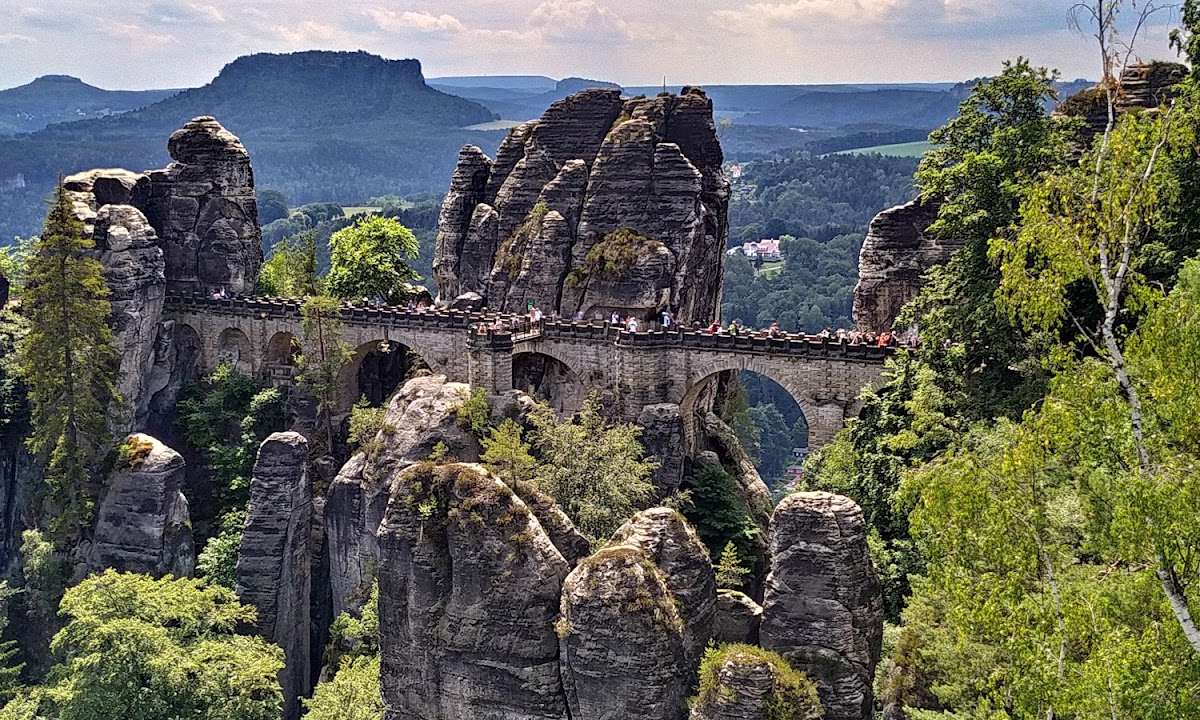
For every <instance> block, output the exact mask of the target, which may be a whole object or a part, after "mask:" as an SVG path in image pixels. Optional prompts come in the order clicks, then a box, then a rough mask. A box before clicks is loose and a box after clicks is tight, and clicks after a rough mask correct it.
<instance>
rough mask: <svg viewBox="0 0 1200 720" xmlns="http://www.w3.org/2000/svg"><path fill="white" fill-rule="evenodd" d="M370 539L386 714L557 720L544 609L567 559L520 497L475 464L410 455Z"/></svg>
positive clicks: (560, 711) (554, 647)
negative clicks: (374, 540) (375, 541)
mask: <svg viewBox="0 0 1200 720" xmlns="http://www.w3.org/2000/svg"><path fill="white" fill-rule="evenodd" d="M379 542H380V548H381V556H380V566H379V589H380V592H379V626H380V652H381V657H382V662H383V666H382V672H381V681H382V688H383V697H384V704H385V707H386V711H385V717H386V718H388V720H458V719H460V718H461V719H466V718H489V719H491V720H540V719H553V720H565V718H566V717H567V710H566V704H565V702H564V699H563V691H562V680H561V676H560V672H559V660H558V638H557V637H556V636H555V632H554V619H555V616H556V614H557V612H558V605H559V590H560V587H561V585H562V582H563V578H565V577H566V575H567V571H568V569H569V568H568V565H567V562H566V560H564V559H563V557H562V555H561V554H560V553H559V552H558V550H557V548H555V546H554V544H553V543H552V542H551V541H550V538H549V537H548V536H547V535H546V533H545V532H544V531H543V529H542V526H541V524H540V523H539V522H538V520H537V518H536V517H534V515H533V513H532V512H530V511H529V508H528V507H527V506H526V505H525V503H524V502H523V501H522V500H521V499H520V498H519V497H517V496H516V495H515V494H514V493H513V492H512V491H511V490H510V489H509V488H508V487H506V486H505V485H504V483H503V482H501V481H500V480H498V479H497V478H495V477H493V476H491V475H489V474H488V473H487V472H486V471H484V470H483V468H482V467H480V466H477V465H461V464H449V465H440V466H434V465H431V464H428V463H423V464H419V465H415V466H412V467H409V468H408V469H406V470H403V471H402V472H401V473H400V474H399V475H397V477H396V480H395V482H394V483H393V484H392V488H391V497H390V501H389V502H388V507H387V514H386V516H385V518H384V521H383V524H382V525H381V526H380V528H379ZM575 717H586V716H579V715H576V716H575Z"/></svg>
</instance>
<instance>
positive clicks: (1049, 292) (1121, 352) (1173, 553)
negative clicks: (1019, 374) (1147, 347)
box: [992, 100, 1200, 655]
mask: <svg viewBox="0 0 1200 720" xmlns="http://www.w3.org/2000/svg"><path fill="white" fill-rule="evenodd" d="M1111 102H1115V100H1112V101H1111ZM1188 112H1196V110H1195V109H1193V108H1191V107H1189V105H1188V104H1186V101H1185V102H1184V103H1181V104H1179V105H1173V106H1171V107H1170V108H1169V109H1167V110H1166V111H1165V112H1162V113H1144V114H1131V115H1126V116H1124V117H1122V118H1121V120H1120V122H1119V123H1117V124H1116V125H1115V126H1113V127H1110V129H1109V130H1108V131H1107V132H1106V133H1105V135H1104V137H1103V138H1102V139H1101V140H1100V141H1098V142H1097V145H1096V147H1095V148H1094V149H1093V151H1092V153H1091V154H1089V155H1088V156H1087V157H1085V158H1084V162H1083V163H1081V164H1080V165H1079V166H1078V167H1077V168H1073V169H1068V170H1064V171H1062V172H1058V173H1054V174H1051V175H1049V176H1047V177H1046V178H1045V180H1044V181H1043V182H1042V183H1041V184H1040V185H1039V186H1038V187H1037V189H1036V190H1035V191H1034V192H1032V193H1031V194H1030V196H1029V198H1028V200H1027V202H1026V203H1025V204H1024V206H1023V207H1022V212H1023V216H1024V219H1025V224H1024V226H1023V227H1022V229H1021V232H1020V233H1019V234H1018V235H1017V238H1016V241H1015V242H1011V243H994V244H993V250H992V256H993V257H994V258H996V259H997V260H998V262H999V264H1000V267H1001V273H1002V283H1001V285H1000V294H999V298H1000V302H1001V305H1002V307H1004V308H1006V309H1007V310H1008V311H1009V312H1010V314H1011V316H1012V318H1013V319H1014V321H1015V322H1019V323H1021V324H1022V325H1023V326H1024V327H1027V328H1030V329H1031V330H1034V331H1039V330H1040V331H1047V332H1059V331H1066V332H1069V333H1072V334H1075V335H1076V336H1077V337H1078V338H1079V340H1080V341H1082V342H1083V343H1085V344H1086V345H1087V346H1088V347H1089V348H1090V350H1091V351H1092V352H1094V353H1095V354H1096V355H1097V356H1098V357H1099V358H1101V359H1102V360H1103V361H1104V362H1105V363H1106V364H1107V366H1108V368H1109V369H1110V370H1111V373H1112V376H1111V377H1112V380H1113V381H1114V382H1115V383H1116V385H1117V387H1119V389H1120V397H1121V398H1123V401H1124V404H1125V407H1126V422H1127V424H1128V428H1127V429H1128V432H1129V439H1130V440H1131V442H1132V447H1131V450H1132V451H1133V454H1132V455H1131V456H1130V457H1128V458H1126V459H1127V461H1128V462H1129V467H1130V468H1131V471H1129V472H1127V473H1123V474H1124V475H1126V476H1127V477H1126V481H1127V482H1128V483H1130V484H1131V485H1134V486H1142V485H1144V484H1150V485H1159V484H1161V483H1167V484H1168V485H1174V484H1175V483H1176V482H1178V478H1175V477H1172V475H1173V473H1172V471H1171V460H1172V458H1173V457H1174V456H1175V455H1176V454H1177V453H1176V452H1175V451H1174V450H1170V451H1168V452H1166V453H1156V448H1155V438H1154V434H1156V433H1163V434H1165V435H1167V436H1170V435H1171V434H1173V433H1175V432H1178V431H1176V430H1174V429H1173V428H1172V427H1170V426H1166V427H1155V426H1153V425H1151V424H1150V419H1151V418H1152V417H1153V414H1154V411H1153V409H1152V408H1148V407H1147V406H1146V403H1145V401H1144V396H1145V395H1146V393H1147V388H1145V387H1144V386H1143V385H1142V383H1144V382H1145V381H1147V380H1148V378H1137V377H1135V376H1134V374H1133V370H1132V368H1131V364H1130V359H1129V358H1128V357H1127V353H1128V346H1127V338H1129V337H1130V330H1131V328H1132V327H1135V326H1136V323H1137V320H1138V319H1139V316H1140V315H1141V314H1142V313H1144V312H1145V311H1146V309H1147V308H1148V307H1152V306H1153V305H1155V304H1156V303H1158V302H1160V301H1161V297H1162V293H1161V290H1159V289H1158V287H1157V286H1155V285H1154V284H1151V282H1150V281H1149V279H1148V278H1147V277H1146V276H1145V275H1144V274H1143V272H1142V269H1143V268H1144V267H1145V265H1146V263H1145V259H1146V256H1147V254H1148V253H1153V252H1154V251H1155V250H1156V248H1155V245H1156V243H1155V242H1154V240H1155V237H1156V236H1155V227H1156V224H1157V222H1158V221H1159V220H1160V219H1161V217H1162V212H1161V211H1162V208H1163V207H1164V206H1166V205H1167V204H1168V203H1169V202H1170V201H1171V198H1172V197H1173V196H1175V194H1176V193H1178V190H1179V185H1178V177H1177V176H1176V175H1174V174H1173V173H1172V172H1170V166H1169V165H1167V164H1166V163H1164V162H1162V159H1163V157H1164V156H1170V155H1182V154H1194V152H1195V150H1194V148H1195V145H1196V142H1197V136H1196V135H1195V134H1194V133H1193V132H1191V126H1189V125H1187V124H1177V123H1176V122H1175V117H1176V113H1188ZM1187 289H1188V285H1187V284H1186V283H1185V285H1184V291H1185V292H1184V295H1183V298H1185V299H1186V297H1187V294H1186V290H1187ZM1159 347H1160V349H1161V350H1162V351H1163V352H1164V353H1166V352H1171V351H1172V348H1170V347H1167V346H1165V345H1160V346H1159ZM1058 359H1060V361H1062V362H1069V356H1064V357H1060V358H1058ZM1115 431H1116V428H1115V427H1114V428H1111V429H1110V432H1115ZM1179 489H1182V488H1179ZM1157 515H1158V513H1157V512H1155V510H1154V509H1152V508H1147V510H1146V517H1145V518H1144V519H1143V525H1144V526H1145V532H1146V540H1147V541H1148V548H1152V551H1151V554H1152V558H1148V559H1152V560H1153V562H1154V564H1155V566H1156V567H1157V568H1158V574H1159V578H1160V580H1161V582H1162V587H1163V592H1164V593H1165V595H1166V597H1167V599H1168V600H1169V601H1170V603H1171V607H1172V608H1173V610H1174V612H1175V614H1176V617H1177V619H1178V621H1179V624H1180V626H1181V628H1182V629H1183V632H1184V634H1185V636H1186V637H1187V638H1188V642H1189V643H1190V644H1191V646H1192V648H1193V650H1194V651H1195V652H1196V653H1197V654H1198V655H1200V627H1197V623H1196V621H1195V619H1194V615H1193V611H1192V608H1191V603H1190V602H1189V597H1188V594H1189V588H1190V587H1191V586H1194V585H1195V581H1194V580H1192V578H1194V577H1195V575H1196V573H1195V570H1194V568H1193V567H1192V561H1191V559H1190V554H1191V552H1192V549H1191V548H1190V547H1187V545H1188V543H1186V542H1185V543H1184V547H1178V540H1179V538H1175V537H1172V536H1170V535H1167V534H1164V533H1162V532H1161V531H1160V530H1159V528H1160V527H1161V518H1159V517H1157ZM1185 537H1186V536H1185ZM1181 563H1182V566H1181ZM1197 600H1200V597H1197Z"/></svg>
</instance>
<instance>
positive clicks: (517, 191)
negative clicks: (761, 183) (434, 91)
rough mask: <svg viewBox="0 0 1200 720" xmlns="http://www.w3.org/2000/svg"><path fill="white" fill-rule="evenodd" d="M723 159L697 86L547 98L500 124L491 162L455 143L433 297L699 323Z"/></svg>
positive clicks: (723, 188) (707, 294) (712, 293)
mask: <svg viewBox="0 0 1200 720" xmlns="http://www.w3.org/2000/svg"><path fill="white" fill-rule="evenodd" d="M723 160H724V157H723V155H722V152H721V146H720V143H719V142H718V140H717V133H716V126H715V124H714V122H713V115H712V101H711V100H709V99H708V97H707V96H706V95H705V94H704V92H703V91H702V90H700V89H698V88H684V89H683V91H682V92H681V93H680V94H679V95H669V94H661V95H659V96H657V97H653V98H647V97H636V98H628V99H626V98H622V97H621V94H620V90H617V89H607V88H602V89H590V90H584V91H582V92H578V93H575V94H574V95H571V96H570V97H567V98H565V99H563V100H560V101H558V102H556V103H554V104H553V105H551V106H550V108H549V109H547V110H546V112H545V114H544V115H543V116H542V117H541V118H540V119H538V120H533V121H530V122H527V123H525V124H523V125H521V126H519V127H516V128H513V129H512V130H511V131H510V132H509V134H508V136H507V137H506V138H505V140H504V142H503V143H501V145H500V148H499V150H498V152H497V154H496V159H495V160H494V161H493V160H491V159H490V158H488V157H487V156H486V155H484V154H483V152H482V151H481V150H480V149H479V148H476V147H473V146H467V147H465V148H463V150H462V152H461V153H460V155H459V163H458V167H457V169H456V171H455V173H454V177H453V180H452V181H451V184H450V190H449V192H448V194H447V195H446V200H445V202H444V204H443V205H442V212H441V215H440V217H439V222H438V241H437V251H436V254H435V257H434V275H435V277H436V279H437V283H438V291H439V299H440V300H441V301H442V302H444V303H450V302H453V301H454V300H455V298H457V297H459V296H461V295H464V294H466V293H472V292H473V293H478V294H479V295H481V296H483V298H484V299H485V301H486V303H487V305H488V307H490V308H491V309H493V310H501V311H515V312H523V311H524V310H525V309H526V308H527V307H528V306H529V305H530V304H536V305H537V306H538V307H539V308H541V309H542V310H543V311H544V312H546V313H551V312H558V313H560V314H562V315H564V316H568V317H569V316H572V315H574V314H575V313H577V312H581V313H583V315H584V316H585V317H588V318H592V317H597V316H602V317H607V316H608V315H609V314H610V313H612V312H618V313H620V314H621V315H629V314H632V315H636V316H639V317H645V318H649V317H652V316H655V315H657V313H658V312H659V311H661V310H667V309H670V310H671V311H673V312H674V313H675V315H676V318H677V319H678V320H680V321H684V322H705V323H707V322H709V321H711V320H712V319H714V318H715V317H716V314H717V309H718V305H719V303H718V299H719V297H720V284H721V262H722V258H723V248H724V246H725V238H726V235H727V233H728V214H729V181H728V179H727V178H726V177H725V174H724V171H723V170H722V167H721V164H722V162H723Z"/></svg>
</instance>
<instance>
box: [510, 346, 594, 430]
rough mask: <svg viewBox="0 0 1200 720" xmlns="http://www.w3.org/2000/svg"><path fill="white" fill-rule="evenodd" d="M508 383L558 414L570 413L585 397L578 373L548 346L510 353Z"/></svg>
mask: <svg viewBox="0 0 1200 720" xmlns="http://www.w3.org/2000/svg"><path fill="white" fill-rule="evenodd" d="M512 386H513V389H515V390H521V391H523V392H525V393H528V394H529V395H531V396H533V397H535V398H537V399H539V400H545V401H546V402H548V403H549V404H550V407H552V408H553V409H554V411H555V412H556V413H558V414H559V415H563V416H567V415H574V414H575V413H576V412H578V411H579V409H580V408H582V407H583V401H584V399H585V398H586V396H587V388H586V387H585V385H584V383H583V380H582V378H581V377H580V375H579V373H577V372H575V370H574V368H572V367H571V363H570V362H569V361H568V360H567V359H566V358H564V357H563V356H562V355H560V354H559V353H556V352H555V351H554V350H552V349H549V348H539V349H538V350H527V351H523V352H516V353H513V356H512Z"/></svg>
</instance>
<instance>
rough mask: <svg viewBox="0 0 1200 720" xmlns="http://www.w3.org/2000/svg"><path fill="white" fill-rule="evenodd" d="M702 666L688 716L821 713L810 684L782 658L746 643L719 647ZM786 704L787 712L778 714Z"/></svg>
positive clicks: (750, 719) (714, 718)
mask: <svg viewBox="0 0 1200 720" xmlns="http://www.w3.org/2000/svg"><path fill="white" fill-rule="evenodd" d="M714 662H715V665H714V666H713V667H710V668H707V669H706V672H707V673H709V674H711V676H706V677H705V678H703V680H702V684H701V691H700V694H699V696H698V697H697V698H696V702H695V704H694V705H693V706H692V714H691V718H690V720H775V718H778V717H787V718H792V719H794V720H817V719H818V718H820V717H822V714H821V707H820V703H819V702H818V701H817V699H816V697H814V693H813V688H812V684H811V683H809V682H808V681H807V680H806V679H804V678H801V677H798V676H797V675H796V674H795V673H794V672H792V671H791V668H789V667H787V663H786V661H784V660H783V658H781V657H779V656H778V655H775V654H773V653H768V652H764V651H762V650H759V649H758V648H752V647H748V646H744V645H743V646H730V647H726V648H722V650H720V651H719V653H718V655H717V656H716V658H715V659H714ZM781 707H785V708H787V710H786V715H780V714H779V712H780V708H781Z"/></svg>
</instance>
